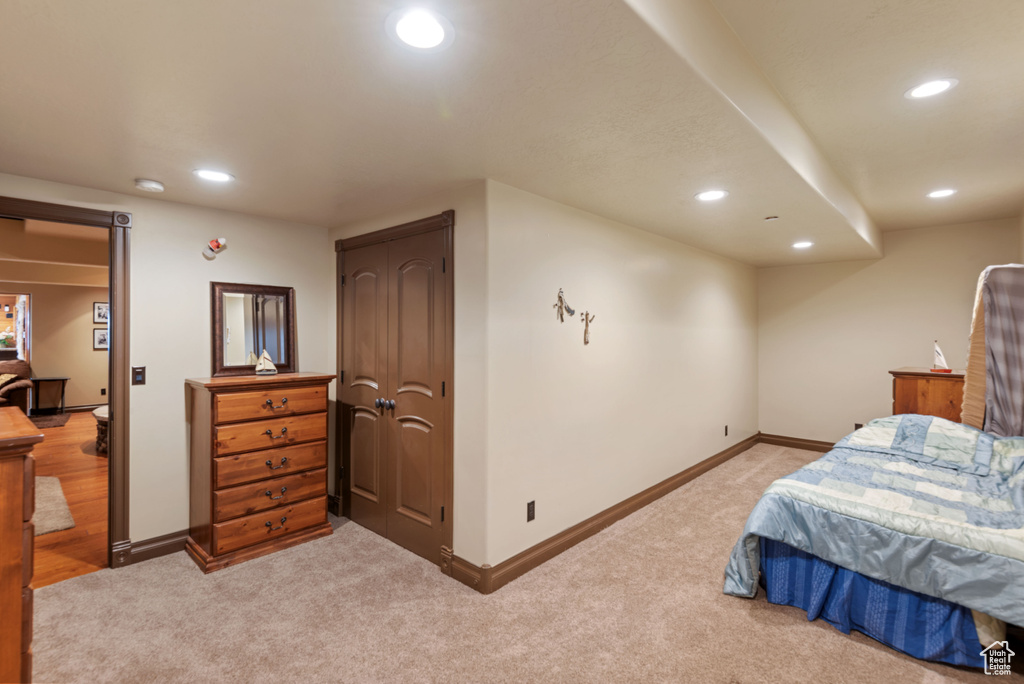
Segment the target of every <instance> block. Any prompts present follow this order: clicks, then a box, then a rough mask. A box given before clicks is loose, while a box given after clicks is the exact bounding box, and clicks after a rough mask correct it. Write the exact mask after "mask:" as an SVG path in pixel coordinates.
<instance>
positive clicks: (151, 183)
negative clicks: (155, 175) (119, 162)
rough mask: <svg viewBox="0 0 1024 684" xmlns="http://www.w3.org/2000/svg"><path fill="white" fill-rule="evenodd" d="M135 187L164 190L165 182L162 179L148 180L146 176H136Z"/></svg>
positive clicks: (156, 190) (147, 190)
mask: <svg viewBox="0 0 1024 684" xmlns="http://www.w3.org/2000/svg"><path fill="white" fill-rule="evenodd" d="M135 187H136V188H137V189H139V190H145V191H146V192H163V191H164V184H163V183H161V182H160V181H155V180H147V179H145V178H136V179H135Z"/></svg>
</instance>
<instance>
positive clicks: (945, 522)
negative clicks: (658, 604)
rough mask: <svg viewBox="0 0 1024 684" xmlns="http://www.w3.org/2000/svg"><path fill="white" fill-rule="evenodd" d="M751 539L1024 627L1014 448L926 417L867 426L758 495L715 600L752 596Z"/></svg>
mask: <svg viewBox="0 0 1024 684" xmlns="http://www.w3.org/2000/svg"><path fill="white" fill-rule="evenodd" d="M760 537H766V538H768V539H775V540H777V541H781V542H785V543H786V544H789V545H790V546H793V547H795V548H798V549H800V550H802V551H806V552H808V553H811V554H814V555H815V556H818V557H819V558H823V559H825V560H827V561H830V562H832V563H835V564H837V565H839V566H842V567H844V568H848V569H850V570H854V571H856V572H859V573H861V574H863V575H866V576H868V577H873V578H876V579H880V580H883V581H885V582H889V583H891V584H895V585H898V586H901V587H905V588H907V589H911V590H913V591H917V592H921V593H922V594H927V595H929V596H935V597H938V598H942V599H945V600H947V601H951V602H953V603H958V604H960V605H963V606H966V607H968V608H971V609H973V610H976V611H980V612H983V613H987V614H989V615H991V616H993V617H995V618H998V619H1000V620H1004V621H1006V622H1010V623H1012V624H1016V625H1024V437H1006V438H996V437H994V436H992V435H990V434H988V433H985V432H981V431H980V430H976V429H974V428H971V427H968V426H966V425H961V424H960V423H954V422H951V421H948V420H944V419H942V418H933V417H931V416H918V415H899V416H891V417H888V418H880V419H877V420H873V421H871V422H870V423H868V424H867V425H866V426H865V427H863V428H861V429H860V430H857V431H856V432H853V433H852V434H850V435H848V436H847V437H845V438H843V439H842V440H840V441H839V443H837V444H836V446H835V448H834V449H833V450H832V451H830V452H829V453H827V454H825V455H824V456H823V457H822V458H821V459H819V460H817V461H815V462H814V463H810V464H808V465H807V466H804V467H803V468H801V469H800V470H798V471H796V472H795V473H793V474H791V475H787V476H786V477H784V478H781V479H779V480H776V481H775V482H774V483H772V485H771V486H770V487H768V489H767V490H766V491H765V493H764V495H763V496H762V497H761V500H760V501H758V503H757V505H756V506H755V507H754V510H753V511H752V512H751V514H750V517H749V518H748V519H747V524H746V527H745V528H744V530H743V534H742V535H741V537H740V539H739V541H737V543H736V546H735V547H734V549H733V552H732V556H731V557H730V560H729V565H728V566H727V567H726V570H725V593H727V594H732V595H735V596H747V597H750V596H754V595H755V594H756V593H757V578H758V561H759V554H760V551H759V548H758V539H759V538H760Z"/></svg>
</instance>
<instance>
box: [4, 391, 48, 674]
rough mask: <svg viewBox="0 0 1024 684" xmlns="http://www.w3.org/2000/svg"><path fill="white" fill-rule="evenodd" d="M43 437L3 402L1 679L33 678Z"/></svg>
mask: <svg viewBox="0 0 1024 684" xmlns="http://www.w3.org/2000/svg"><path fill="white" fill-rule="evenodd" d="M42 441H43V434H42V433H41V432H40V431H39V428H37V427H36V426H35V425H33V424H32V422H31V421H29V419H28V418H26V417H25V414H24V413H22V412H21V409H19V408H16V407H6V408H0V682H30V681H32V588H31V587H30V586H29V584H30V583H31V582H32V560H33V556H32V554H33V544H34V543H35V526H34V525H33V524H32V515H33V514H34V513H35V508H36V503H35V491H36V479H35V475H36V468H35V459H34V458H32V449H33V448H34V447H35V445H36V444H38V443H39V442H42Z"/></svg>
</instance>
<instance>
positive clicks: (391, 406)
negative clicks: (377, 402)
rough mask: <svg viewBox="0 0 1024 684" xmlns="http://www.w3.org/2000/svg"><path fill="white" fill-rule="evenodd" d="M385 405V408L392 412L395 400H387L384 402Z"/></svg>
mask: <svg viewBox="0 0 1024 684" xmlns="http://www.w3.org/2000/svg"><path fill="white" fill-rule="evenodd" d="M385 404H387V408H389V409H391V410H392V411H394V410H395V400H394V399H388V400H387V401H386V402H385Z"/></svg>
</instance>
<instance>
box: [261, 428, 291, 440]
mask: <svg viewBox="0 0 1024 684" xmlns="http://www.w3.org/2000/svg"><path fill="white" fill-rule="evenodd" d="M286 432H288V428H286V427H283V428H281V434H279V435H278V436H277V437H275V436H274V432H273V431H272V430H267V431H266V432H264V433H263V434H265V435H270V439H281V438H282V437H284V433H286Z"/></svg>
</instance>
